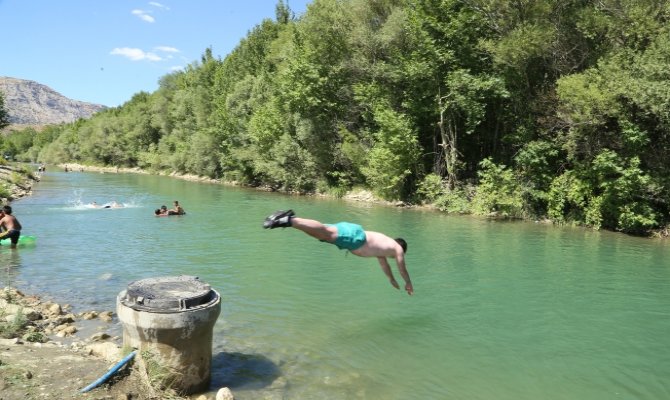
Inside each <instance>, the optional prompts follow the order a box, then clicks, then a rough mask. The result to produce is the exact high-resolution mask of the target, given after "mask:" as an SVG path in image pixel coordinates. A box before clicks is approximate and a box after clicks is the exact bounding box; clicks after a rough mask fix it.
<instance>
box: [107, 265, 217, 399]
mask: <svg viewBox="0 0 670 400" xmlns="http://www.w3.org/2000/svg"><path fill="white" fill-rule="evenodd" d="M116 310H117V314H118V316H119V320H120V321H121V323H122V324H123V344H124V346H129V347H133V348H135V349H138V350H140V353H141V352H142V351H145V350H149V351H151V352H152V354H153V356H155V357H156V361H157V362H158V363H159V365H160V366H161V368H162V367H164V368H165V369H166V371H167V372H168V374H169V375H168V376H167V377H166V379H165V381H166V382H167V384H168V385H169V386H170V387H171V388H173V389H175V390H177V391H179V392H180V393H182V394H193V393H200V392H203V391H205V390H207V389H208V387H209V382H210V378H211V361H212V330H213V327H214V324H215V323H216V319H217V318H218V316H219V314H220V312H221V297H220V296H219V294H218V293H217V292H216V291H215V290H213V289H212V288H211V287H210V286H209V285H208V284H206V283H203V282H202V281H200V280H199V279H198V278H197V277H194V276H176V277H161V278H149V279H144V280H139V281H135V282H132V283H130V284H129V285H128V288H127V289H126V290H124V291H122V292H121V293H119V295H118V297H117V302H116ZM149 372H150V373H151V371H149Z"/></svg>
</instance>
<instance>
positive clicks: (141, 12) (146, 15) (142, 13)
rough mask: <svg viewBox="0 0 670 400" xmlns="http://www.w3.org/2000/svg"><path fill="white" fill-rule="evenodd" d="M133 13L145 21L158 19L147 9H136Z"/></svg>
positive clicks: (150, 21) (152, 21)
mask: <svg viewBox="0 0 670 400" xmlns="http://www.w3.org/2000/svg"><path fill="white" fill-rule="evenodd" d="M131 14H133V15H137V16H138V17H139V18H140V19H141V20H142V21H145V22H149V23H154V22H156V19H155V18H154V17H152V16H151V15H149V13H148V12H147V11H144V10H138V9H135V10H133V11H131Z"/></svg>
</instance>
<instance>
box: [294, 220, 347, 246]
mask: <svg viewBox="0 0 670 400" xmlns="http://www.w3.org/2000/svg"><path fill="white" fill-rule="evenodd" d="M291 226H292V227H294V228H295V229H298V230H301V231H303V232H305V233H306V234H308V235H309V236H311V237H313V238H316V239H319V240H325V241H326V242H334V241H335V240H336V239H337V228H336V227H334V226H326V225H324V224H322V223H321V222H319V221H317V220H314V219H307V218H298V217H291Z"/></svg>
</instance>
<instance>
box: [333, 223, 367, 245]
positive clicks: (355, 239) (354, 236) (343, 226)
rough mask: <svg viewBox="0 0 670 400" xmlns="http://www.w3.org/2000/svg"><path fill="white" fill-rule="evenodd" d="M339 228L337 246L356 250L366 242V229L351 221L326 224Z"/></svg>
mask: <svg viewBox="0 0 670 400" xmlns="http://www.w3.org/2000/svg"><path fill="white" fill-rule="evenodd" d="M326 226H334V227H336V228H337V239H336V240H335V243H334V244H335V246H337V247H338V248H339V249H340V250H356V249H359V248H361V247H362V246H363V245H364V244H365V231H364V230H363V227H362V226H360V225H357V224H352V223H350V222H338V223H336V224H326Z"/></svg>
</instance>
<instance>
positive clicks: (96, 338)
mask: <svg viewBox="0 0 670 400" xmlns="http://www.w3.org/2000/svg"><path fill="white" fill-rule="evenodd" d="M109 338H110V336H109V335H108V334H106V333H105V332H98V333H95V334H93V336H91V338H90V340H91V341H92V342H100V341H102V340H107V339H109Z"/></svg>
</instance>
